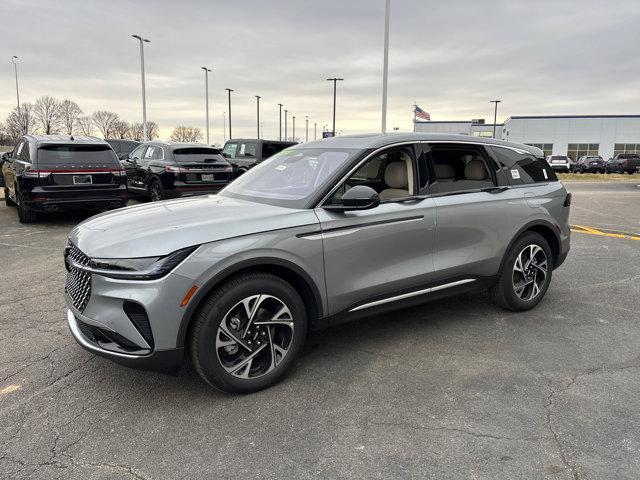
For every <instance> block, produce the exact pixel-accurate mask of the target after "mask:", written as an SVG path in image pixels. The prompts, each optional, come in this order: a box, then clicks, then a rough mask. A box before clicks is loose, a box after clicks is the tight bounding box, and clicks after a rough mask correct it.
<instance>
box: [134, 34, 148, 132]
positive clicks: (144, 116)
mask: <svg viewBox="0 0 640 480" xmlns="http://www.w3.org/2000/svg"><path fill="white" fill-rule="evenodd" d="M131 36H132V37H133V38H137V39H138V40H139V41H140V72H141V74H142V136H143V140H144V141H145V142H146V141H147V140H149V138H148V137H147V94H146V88H145V80H144V44H145V43H151V40H148V39H146V38H142V37H141V36H140V35H131Z"/></svg>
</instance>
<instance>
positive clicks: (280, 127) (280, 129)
mask: <svg viewBox="0 0 640 480" xmlns="http://www.w3.org/2000/svg"><path fill="white" fill-rule="evenodd" d="M283 106H284V105H282V104H281V103H279V104H278V107H280V113H279V114H278V140H280V141H282V107H283Z"/></svg>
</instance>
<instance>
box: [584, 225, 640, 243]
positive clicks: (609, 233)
mask: <svg viewBox="0 0 640 480" xmlns="http://www.w3.org/2000/svg"><path fill="white" fill-rule="evenodd" d="M571 231H572V232H574V233H586V234H588V235H598V236H600V237H612V238H622V239H625V240H640V235H638V234H635V233H628V232H620V231H616V230H598V229H597V228H594V227H585V226H583V225H571Z"/></svg>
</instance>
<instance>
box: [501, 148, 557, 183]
mask: <svg viewBox="0 0 640 480" xmlns="http://www.w3.org/2000/svg"><path fill="white" fill-rule="evenodd" d="M490 148H491V149H492V151H493V153H494V154H495V156H496V158H497V159H498V162H500V165H501V167H502V169H503V170H504V171H505V172H506V175H507V178H508V179H509V181H510V182H511V183H512V184H513V185H523V184H530V183H536V182H548V181H552V180H558V177H556V174H555V173H554V172H553V170H552V169H551V168H549V164H548V163H547V162H545V161H544V160H543V159H541V158H536V157H534V156H533V155H532V154H530V153H528V152H526V153H518V152H516V151H514V150H511V149H509V148H501V147H490Z"/></svg>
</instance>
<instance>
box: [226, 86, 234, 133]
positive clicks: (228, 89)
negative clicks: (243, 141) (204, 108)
mask: <svg viewBox="0 0 640 480" xmlns="http://www.w3.org/2000/svg"><path fill="white" fill-rule="evenodd" d="M225 90H226V91H227V92H228V93H229V140H231V139H232V138H233V136H232V135H231V92H233V89H232V88H225Z"/></svg>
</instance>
